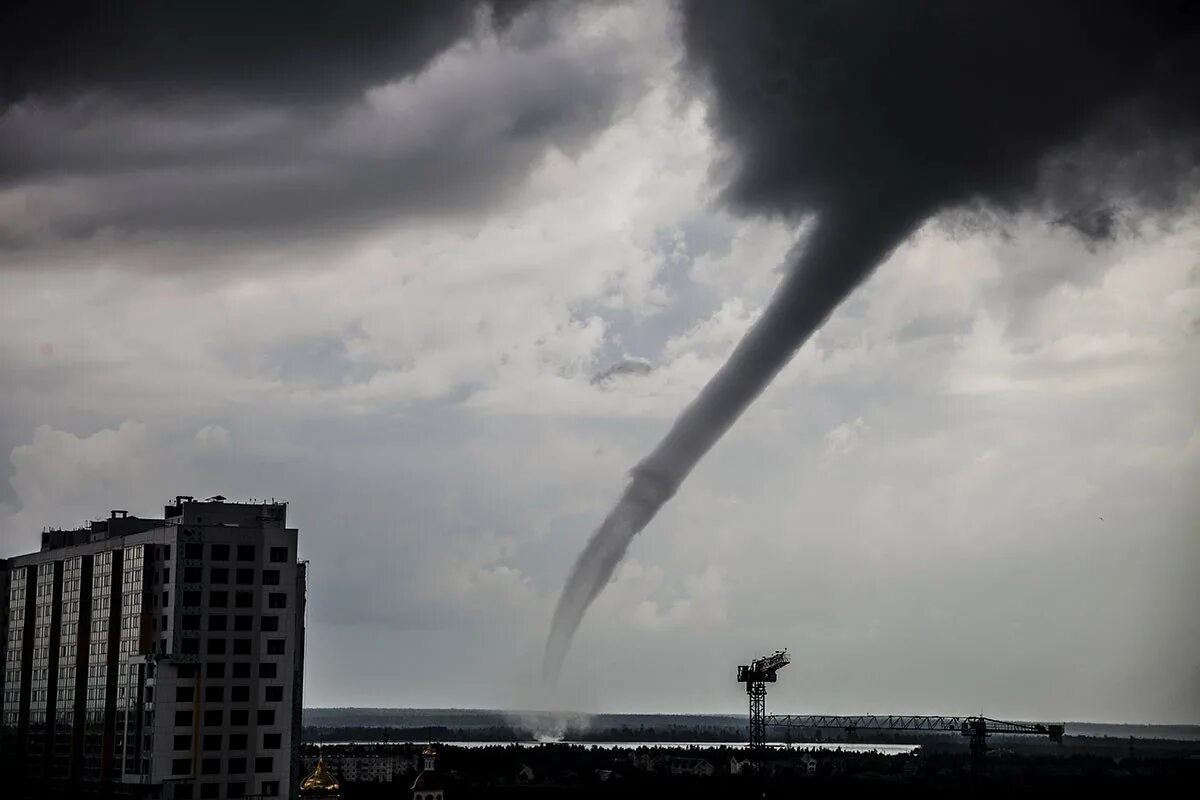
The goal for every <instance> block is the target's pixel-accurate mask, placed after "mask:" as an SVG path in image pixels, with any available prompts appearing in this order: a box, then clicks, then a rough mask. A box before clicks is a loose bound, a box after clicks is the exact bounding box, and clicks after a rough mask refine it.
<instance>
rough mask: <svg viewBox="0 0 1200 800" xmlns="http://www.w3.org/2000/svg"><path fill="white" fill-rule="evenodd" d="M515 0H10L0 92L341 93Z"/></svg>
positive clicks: (419, 62)
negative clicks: (109, 0)
mask: <svg viewBox="0 0 1200 800" xmlns="http://www.w3.org/2000/svg"><path fill="white" fill-rule="evenodd" d="M526 4H527V3H526V2H523V0H487V2H484V0H404V2H387V1H386V0H347V1H346V2H339V3H333V4H331V3H326V2H321V1H320V0H256V1H255V2H250V3H246V2H238V0H176V1H175V2H170V3H162V2H157V1H156V0H130V1H129V2H123V3H120V4H117V5H111V4H105V3H94V2H88V0H45V1H40V0H13V2H8V3H6V4H5V5H4V7H3V9H2V10H0V50H2V51H3V52H4V54H5V55H4V66H3V71H2V72H0V76H2V77H0V100H3V101H4V102H5V103H11V102H14V101H17V100H21V99H23V98H27V97H29V96H37V95H42V96H50V97H55V96H58V97H70V96H72V95H76V94H80V93H89V92H95V91H102V92H106V93H113V94H118V95H122V96H128V97H135V98H139V99H142V100H146V101H154V100H161V99H164V98H171V97H176V96H178V95H179V94H186V95H215V96H224V97H243V98H254V99H259V100H265V101H269V102H271V103H280V102H285V103H297V102H316V101H323V100H328V99H330V98H337V97H345V96H347V95H353V94H355V93H356V92H358V91H361V90H362V88H363V87H365V86H368V85H371V84H373V83H377V82H380V81H383V80H387V79H389V78H395V77H397V76H402V75H406V74H409V73H412V72H415V71H417V70H419V69H421V68H422V67H423V66H425V64H426V63H428V61H429V60H430V59H431V58H433V57H434V56H435V55H437V54H438V53H440V52H441V51H442V50H444V49H445V48H447V47H449V46H450V45H452V44H453V43H454V42H455V41H457V40H458V39H459V38H460V37H461V36H462V35H463V34H464V33H466V31H467V30H468V29H469V28H470V26H471V24H472V22H473V19H474V15H475V14H476V12H477V11H478V9H479V8H481V7H483V6H487V7H489V8H491V9H494V12H495V13H494V19H495V20H496V21H497V22H498V23H499V24H501V25H503V24H506V23H507V22H508V21H510V20H511V19H512V17H513V16H515V15H516V14H517V13H518V12H519V11H520V9H521V8H522V7H523V6H525V5H526Z"/></svg>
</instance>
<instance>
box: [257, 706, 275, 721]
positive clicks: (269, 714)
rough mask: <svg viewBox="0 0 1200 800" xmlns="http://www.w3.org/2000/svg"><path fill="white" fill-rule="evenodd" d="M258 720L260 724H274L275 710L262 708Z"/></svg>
mask: <svg viewBox="0 0 1200 800" xmlns="http://www.w3.org/2000/svg"><path fill="white" fill-rule="evenodd" d="M257 722H258V724H259V725H274V724H275V711H274V710H273V709H270V708H263V709H260V710H259V712H258V715H257Z"/></svg>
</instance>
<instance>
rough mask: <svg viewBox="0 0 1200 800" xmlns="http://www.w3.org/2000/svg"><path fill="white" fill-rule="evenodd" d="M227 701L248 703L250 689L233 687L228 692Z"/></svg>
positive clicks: (247, 687)
mask: <svg viewBox="0 0 1200 800" xmlns="http://www.w3.org/2000/svg"><path fill="white" fill-rule="evenodd" d="M229 699H230V700H232V701H233V702H235V703H249V702H250V687H249V686H234V687H233V688H232V689H230V690H229Z"/></svg>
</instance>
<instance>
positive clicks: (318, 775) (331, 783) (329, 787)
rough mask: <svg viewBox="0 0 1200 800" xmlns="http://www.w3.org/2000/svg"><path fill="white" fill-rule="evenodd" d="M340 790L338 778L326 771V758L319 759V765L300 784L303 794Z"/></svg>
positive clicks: (320, 757)
mask: <svg viewBox="0 0 1200 800" xmlns="http://www.w3.org/2000/svg"><path fill="white" fill-rule="evenodd" d="M338 788H339V787H338V782H337V778H335V777H333V775H331V774H330V772H329V770H327V769H325V756H318V757H317V765H316V766H315V767H313V771H312V772H310V773H309V774H308V777H307V778H305V779H304V780H303V781H302V782H301V783H300V791H302V792H336V791H337V790H338Z"/></svg>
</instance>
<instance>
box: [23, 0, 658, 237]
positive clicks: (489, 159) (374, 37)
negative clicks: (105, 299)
mask: <svg viewBox="0 0 1200 800" xmlns="http://www.w3.org/2000/svg"><path fill="white" fill-rule="evenodd" d="M410 5H411V7H410ZM490 5H493V6H494V4H490ZM244 7H245V6H243V5H238V6H236V7H234V6H227V5H224V4H217V5H216V6H215V7H214V9H209V7H208V6H207V5H205V6H199V5H197V6H195V7H193V5H192V4H183V5H180V6H178V7H177V6H175V5H172V4H167V5H161V6H160V5H158V4H145V5H141V4H139V5H137V6H135V10H134V11H128V10H126V11H125V12H123V15H122V18H123V19H124V18H125V17H129V18H128V19H127V20H126V22H128V23H129V26H130V30H125V29H124V28H122V29H121V31H120V32H119V33H112V31H111V29H112V28H113V27H120V26H118V25H117V23H116V22H114V21H111V20H108V19H107V18H105V19H101V20H97V19H95V17H96V14H97V13H98V12H95V11H93V10H90V9H92V6H91V5H87V4H85V10H83V11H81V12H80V15H81V16H80V17H79V22H78V25H77V26H74V27H70V28H69V29H67V30H64V31H62V32H61V43H60V45H59V46H58V47H57V49H55V50H54V52H58V53H62V52H78V56H77V57H75V58H72V59H69V60H55V59H51V58H48V57H47V56H46V55H45V54H44V53H43V52H42V49H41V48H39V47H34V46H32V45H30V46H22V47H21V48H17V50H16V53H17V55H16V57H15V58H13V59H11V61H10V60H8V59H6V64H11V66H9V67H8V68H7V72H6V78H5V87H6V88H5V92H6V96H7V97H8V98H9V99H10V100H14V101H15V102H14V104H13V105H11V106H10V107H9V108H8V109H7V110H6V111H5V112H4V113H3V114H0V154H2V155H0V191H3V190H6V189H7V190H11V191H19V192H21V193H22V196H23V197H24V201H23V206H24V207H25V208H27V209H28V210H29V213H28V214H27V216H26V217H25V218H23V219H7V220H5V221H3V222H0V242H3V243H4V246H5V247H6V248H7V249H8V250H9V251H10V253H11V252H12V251H20V250H21V249H23V248H24V249H28V248H32V247H36V246H37V245H39V244H44V243H47V242H54V241H61V240H66V241H76V242H78V241H81V240H88V239H90V238H91V237H93V236H95V235H96V234H97V233H98V232H111V233H112V234H114V235H115V236H116V237H117V238H118V239H120V238H122V237H134V240H135V241H144V240H145V239H146V237H147V236H148V237H150V238H153V237H156V236H161V235H164V234H171V235H175V236H177V235H180V234H187V235H195V236H204V235H206V234H219V235H220V236H221V237H222V239H223V240H224V237H229V236H232V237H235V238H238V239H239V240H241V239H249V238H257V237H264V236H267V237H270V236H276V237H278V236H307V237H312V236H321V235H326V234H329V233H331V232H341V231H344V230H345V229H347V228H355V227H362V226H365V225H373V224H378V223H381V222H386V221H390V220H394V219H398V218H402V217H404V216H413V215H416V216H422V215H425V216H428V215H440V214H447V213H457V212H463V211H466V212H470V211H476V210H479V209H484V208H487V207H488V206H489V205H490V204H493V203H494V202H495V201H496V199H497V198H498V197H499V196H500V195H501V193H503V192H504V191H506V190H511V189H512V188H513V186H514V184H518V183H519V182H520V180H521V179H522V178H523V176H524V174H525V173H526V172H527V170H528V169H529V167H530V165H531V164H532V163H534V162H535V161H536V160H537V159H538V157H540V156H541V155H542V154H543V153H544V152H545V151H546V149H547V147H550V146H553V147H557V148H559V149H562V150H565V151H567V152H572V151H575V150H577V149H578V148H579V147H580V146H581V145H582V143H583V142H585V141H586V139H587V137H588V136H589V135H590V134H592V133H594V132H595V131H597V130H600V129H602V128H603V127H604V125H605V124H606V123H607V122H608V121H609V120H610V119H611V118H612V115H613V114H614V112H615V111H616V110H617V109H618V108H619V107H620V106H621V103H622V101H623V100H624V99H625V98H626V97H628V96H630V90H631V88H632V87H633V85H634V84H636V83H637V79H636V78H633V79H632V80H631V73H632V72H633V71H634V66H633V65H632V64H631V59H630V53H629V52H628V48H629V43H628V42H627V41H624V40H621V39H620V37H619V36H611V37H607V36H596V37H590V38H589V39H588V40H587V41H586V42H585V43H583V44H580V43H579V42H578V41H576V42H566V41H561V40H557V39H555V37H554V33H555V30H556V28H555V25H556V24H558V25H561V24H570V20H571V19H572V16H571V15H572V13H573V12H572V11H571V10H570V9H569V8H561V7H559V6H556V5H553V4H548V5H544V6H538V8H536V9H534V10H532V11H530V13H529V14H526V15H525V16H523V17H521V19H520V20H519V21H516V17H517V12H518V11H519V10H520V9H521V8H522V7H523V4H518V3H502V4H501V5H500V7H498V8H497V9H496V11H495V12H494V13H493V16H492V25H493V27H494V28H496V27H497V26H498V27H499V28H500V29H502V31H503V32H502V33H501V34H500V35H501V36H502V37H504V38H503V41H502V44H500V45H499V46H497V47H489V46H486V45H485V46H481V47H475V48H472V49H470V51H469V52H464V53H459V54H458V56H456V57H457V58H459V59H460V60H461V61H462V62H463V63H466V64H468V67H463V65H462V63H460V64H458V66H457V67H455V68H448V69H443V70H441V71H437V74H436V75H431V74H430V73H425V74H423V75H421V76H420V78H419V79H417V80H415V81H407V82H405V81H403V80H402V79H404V78H406V77H412V76H413V75H414V74H415V73H417V72H419V71H420V70H422V69H424V68H426V67H428V65H429V64H430V61H431V59H432V58H433V57H434V56H436V55H437V54H438V53H440V52H445V49H446V48H447V47H449V46H451V45H453V44H454V43H455V42H456V41H457V40H459V39H460V38H462V37H464V36H468V35H472V36H474V35H477V34H478V31H479V29H478V27H477V23H478V21H479V20H480V19H481V17H480V16H479V9H481V8H486V7H488V6H487V5H485V4H480V3H474V2H470V3H468V2H459V3H447V4H443V3H432V4H427V5H420V4H404V3H401V4H378V5H377V6H370V5H365V4H359V5H352V6H351V8H350V10H345V9H342V7H341V6H337V7H336V8H337V9H339V10H337V11H336V12H330V11H329V10H328V9H327V8H326V7H325V6H322V7H321V9H322V10H323V11H322V12H321V13H318V10H317V9H308V10H307V11H306V10H305V9H304V8H300V9H296V8H293V7H291V6H289V10H288V13H287V14H277V15H275V19H276V22H275V27H272V23H271V15H269V14H268V13H267V11H265V10H263V9H262V8H259V6H257V5H254V4H251V5H250V6H249V7H250V8H253V9H254V11H253V12H245V11H240V10H238V9H243V8H244ZM272 7H273V6H270V5H268V8H272ZM23 8H24V7H23ZM36 8H37V9H40V8H41V7H40V6H37V7H36ZM397 8H403V9H404V10H403V11H397V10H394V9H397ZM165 9H170V10H169V11H168V10H165ZM6 13H8V14H9V16H10V22H12V23H14V24H19V25H24V26H25V28H26V29H27V30H29V31H31V34H30V36H29V39H30V41H34V42H37V41H42V40H44V39H46V37H50V36H51V30H50V28H48V27H47V25H46V24H44V23H43V22H42V21H41V16H40V15H42V14H43V13H46V12H43V11H40V10H37V11H30V10H29V9H28V8H24V10H22V9H16V10H15V11H14V10H10V11H8V12H6ZM330 14H332V16H333V19H332V20H329V19H326V18H327V17H328V16H330ZM497 19H499V21H497ZM193 23H194V24H193ZM7 30H9V31H11V30H12V26H11V25H10V26H9V27H8V28H7ZM184 30H188V31H192V32H193V33H191V34H189V35H187V36H183V34H182V33H181V31H184ZM360 33H361V36H359V34H360ZM110 34H112V36H113V37H115V38H109V35H110ZM181 37H182V38H183V39H184V40H185V41H184V42H183V43H182V44H180V47H181V48H182V50H181V52H176V51H175V50H174V49H173V48H170V47H166V46H165V45H164V42H174V41H176V40H177V39H180V38H181ZM356 37H357V38H356ZM260 40H263V41H262V44H263V47H262V49H261V52H260V51H259V50H256V49H255V48H254V47H252V46H251V44H252V43H255V42H259V41H260ZM277 40H278V41H277ZM114 42H119V43H121V44H122V47H121V48H119V49H120V50H121V52H122V53H123V55H122V56H120V57H119V58H117V59H116V60H115V61H114V62H113V63H111V64H110V63H107V62H105V59H104V58H103V52H104V50H105V48H106V47H109V46H113V43H114ZM106 43H107V44H106ZM72 48H73V49H72ZM126 48H127V49H128V52H125V49H126ZM93 61H95V62H96V63H95V64H93ZM92 67H94V69H93V68H92ZM20 259H23V256H21V254H20V253H19V252H18V253H17V254H16V257H15V258H14V259H13V260H20Z"/></svg>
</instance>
